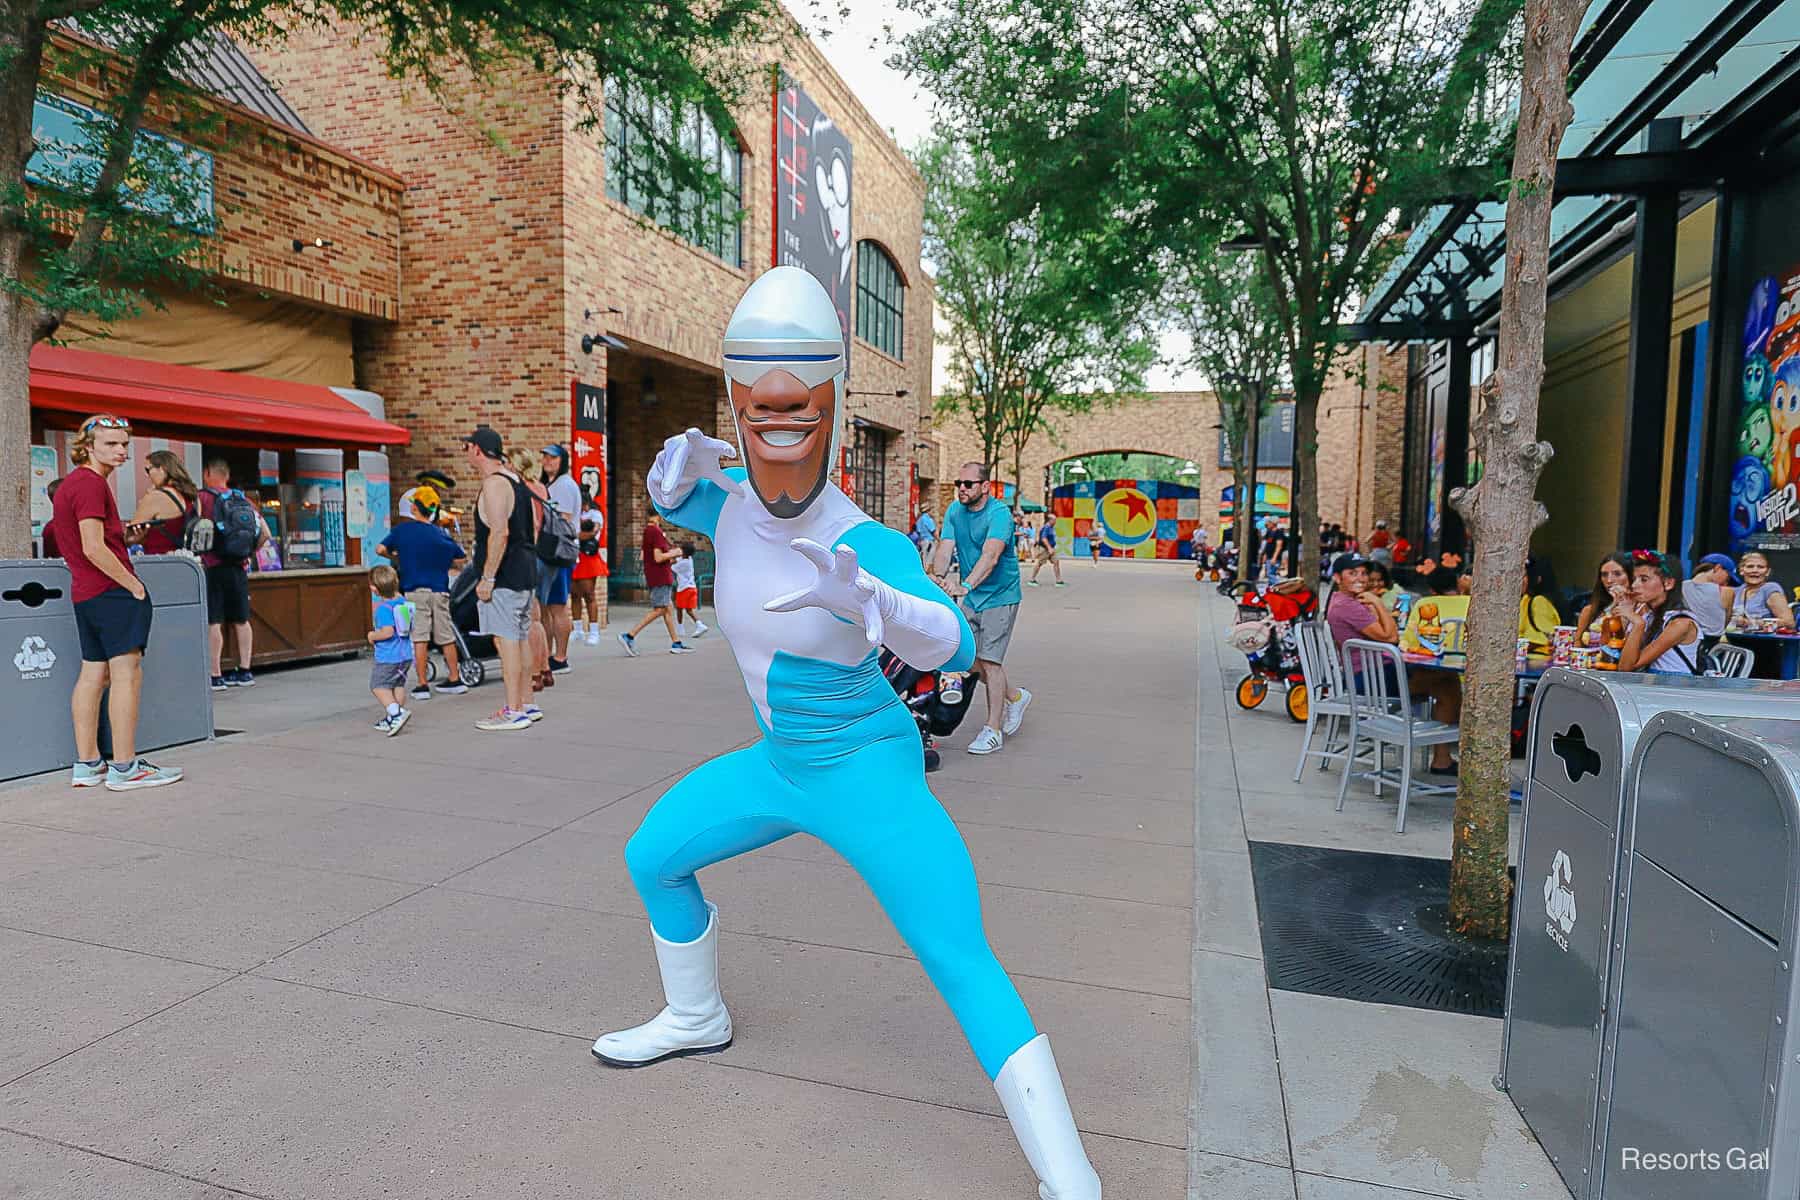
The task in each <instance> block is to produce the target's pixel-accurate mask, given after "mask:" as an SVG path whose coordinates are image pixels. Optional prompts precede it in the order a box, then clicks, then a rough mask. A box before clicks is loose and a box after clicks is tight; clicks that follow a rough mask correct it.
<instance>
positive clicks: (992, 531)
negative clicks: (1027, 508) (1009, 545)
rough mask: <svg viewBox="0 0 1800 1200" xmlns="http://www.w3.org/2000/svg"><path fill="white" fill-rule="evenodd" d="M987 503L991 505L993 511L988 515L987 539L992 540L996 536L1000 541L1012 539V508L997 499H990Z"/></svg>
mask: <svg viewBox="0 0 1800 1200" xmlns="http://www.w3.org/2000/svg"><path fill="white" fill-rule="evenodd" d="M988 503H989V504H991V505H992V506H993V509H994V511H993V512H992V513H991V514H989V516H988V534H987V540H988V541H993V540H995V539H996V538H997V539H999V540H1000V541H1002V542H1010V541H1012V537H1013V518H1012V510H1011V509H1009V508H1007V507H1006V505H1004V504H1002V503H1000V502H999V501H998V500H990V501H989V502H988Z"/></svg>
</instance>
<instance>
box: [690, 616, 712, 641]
mask: <svg viewBox="0 0 1800 1200" xmlns="http://www.w3.org/2000/svg"><path fill="white" fill-rule="evenodd" d="M711 628H712V626H711V625H708V624H707V623H706V622H705V621H702V620H700V619H698V618H696V619H695V620H694V636H695V637H697V638H703V637H705V636H706V631H707V630H709V629H711Z"/></svg>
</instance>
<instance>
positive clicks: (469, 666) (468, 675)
mask: <svg viewBox="0 0 1800 1200" xmlns="http://www.w3.org/2000/svg"><path fill="white" fill-rule="evenodd" d="M456 673H457V675H458V677H459V678H461V680H462V684H463V686H464V687H480V686H481V681H482V680H484V679H486V678H487V667H485V666H484V665H482V662H481V660H480V659H479V658H476V657H475V656H474V655H473V654H468V653H465V654H464V655H463V658H462V661H461V662H459V663H457V664H456Z"/></svg>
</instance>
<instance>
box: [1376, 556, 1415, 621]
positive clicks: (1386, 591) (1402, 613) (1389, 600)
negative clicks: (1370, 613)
mask: <svg viewBox="0 0 1800 1200" xmlns="http://www.w3.org/2000/svg"><path fill="white" fill-rule="evenodd" d="M1367 570H1368V579H1369V582H1368V585H1367V586H1368V590H1369V591H1371V592H1373V593H1375V595H1377V596H1379V597H1381V602H1382V603H1383V604H1385V605H1387V606H1388V611H1389V612H1392V613H1393V614H1395V616H1396V617H1397V618H1398V619H1400V620H1405V619H1406V612H1407V610H1408V609H1410V608H1411V607H1412V600H1413V596H1412V593H1411V592H1409V591H1407V590H1406V589H1405V588H1403V587H1401V586H1400V585H1399V584H1397V583H1395V582H1394V579H1393V576H1392V574H1391V573H1390V572H1389V571H1388V568H1387V566H1386V564H1384V563H1378V562H1376V561H1374V560H1373V559H1371V560H1370V561H1369V565H1368V568H1367Z"/></svg>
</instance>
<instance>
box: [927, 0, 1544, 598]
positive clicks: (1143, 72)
mask: <svg viewBox="0 0 1800 1200" xmlns="http://www.w3.org/2000/svg"><path fill="white" fill-rule="evenodd" d="M901 3H902V4H903V5H904V6H905V7H906V8H908V9H910V10H913V11H915V12H917V13H919V14H920V15H922V16H923V17H924V18H925V22H924V24H923V25H922V26H921V27H920V29H919V30H918V31H916V32H915V33H913V34H912V35H910V36H908V37H907V38H906V39H905V41H904V43H903V46H902V49H901V51H900V52H899V54H898V55H897V57H896V61H897V62H898V63H899V64H900V65H901V66H903V67H905V68H906V69H908V70H909V71H910V72H911V73H912V74H914V75H915V76H917V77H918V78H920V79H921V80H922V81H923V82H924V83H926V84H927V85H928V86H929V87H930V88H931V89H932V90H933V92H934V93H935V94H936V95H937V97H938V98H939V101H940V106H941V115H942V117H943V118H944V120H945V121H946V123H947V124H948V126H949V128H950V130H951V132H952V133H953V134H954V135H955V136H957V137H960V138H962V139H964V140H966V141H967V142H968V143H969V144H970V145H971V146H973V147H977V148H979V152H980V153H982V154H983V155H985V156H986V157H989V158H991V159H992V160H993V161H995V162H997V163H1003V164H1005V169H1006V177H1007V181H1008V184H1009V186H1008V188H1007V189H1006V190H1005V191H1004V193H1002V194H1001V198H1002V200H1003V202H1004V211H1005V212H1006V213H1011V214H1020V213H1029V214H1033V216H1034V219H1035V220H1037V221H1038V222H1039V223H1040V227H1041V228H1042V229H1043V230H1044V231H1045V235H1046V236H1047V237H1048V238H1050V239H1051V240H1052V241H1053V242H1057V243H1066V242H1074V241H1078V240H1079V239H1081V238H1082V237H1084V236H1087V235H1088V234H1089V233H1090V232H1091V231H1094V230H1105V231H1107V232H1106V234H1105V236H1104V237H1103V238H1102V239H1100V241H1099V242H1098V244H1097V245H1096V246H1095V247H1094V248H1095V249H1096V250H1111V251H1113V253H1114V257H1111V258H1109V259H1108V260H1107V261H1108V264H1109V265H1108V269H1106V270H1104V271H1096V272H1094V279H1095V282H1096V284H1097V285H1098V286H1122V287H1131V288H1135V289H1137V290H1138V292H1139V294H1146V295H1147V294H1154V292H1155V291H1156V289H1157V288H1158V287H1159V286H1160V284H1159V274H1160V267H1159V261H1160V260H1159V255H1160V253H1161V252H1164V251H1173V252H1174V253H1175V254H1176V256H1177V258H1178V259H1187V258H1192V257H1195V254H1194V251H1195V250H1196V248H1198V247H1203V246H1205V245H1207V244H1209V243H1211V242H1213V241H1214V240H1216V239H1218V238H1219V237H1221V236H1224V237H1231V238H1234V239H1235V238H1236V237H1238V236H1239V235H1247V236H1248V239H1249V240H1251V241H1253V242H1254V243H1255V245H1256V248H1257V249H1258V250H1259V252H1260V255H1261V258H1262V263H1263V271H1264V274H1265V276H1266V278H1267V280H1268V283H1269V289H1270V293H1271V296H1272V298H1273V303H1274V310H1275V312H1276V313H1277V315H1278V316H1279V318H1280V325H1281V330H1282V335H1283V338H1284V342H1285V346H1284V349H1285V358H1286V362H1287V370H1288V375H1289V382H1290V383H1291V385H1292V387H1293V390H1294V398H1295V442H1296V446H1295V462H1296V468H1297V474H1298V476H1299V479H1298V488H1297V493H1298V494H1297V496H1296V506H1295V512H1294V525H1295V528H1296V529H1297V530H1298V532H1299V534H1300V536H1301V538H1302V546H1303V551H1302V573H1303V574H1304V575H1305V576H1306V577H1307V578H1314V577H1315V576H1314V575H1313V574H1312V573H1313V572H1314V571H1315V570H1316V567H1317V554H1318V545H1317V540H1316V538H1317V533H1316V531H1317V529H1318V472H1317V470H1316V455H1317V450H1318V443H1317V433H1316V430H1317V420H1318V402H1319V396H1320V394H1321V392H1322V391H1323V389H1324V386H1325V383H1326V381H1327V376H1328V373H1329V371H1330V369H1331V366H1332V363H1333V359H1334V356H1335V354H1336V351H1337V348H1338V342H1339V335H1338V325H1339V323H1340V322H1341V321H1343V320H1344V319H1345V318H1346V317H1347V316H1348V315H1350V313H1351V312H1352V311H1353V309H1354V306H1355V305H1356V304H1357V303H1358V302H1359V301H1360V299H1361V298H1362V297H1364V296H1366V295H1367V294H1368V293H1369V291H1370V290H1371V288H1372V285H1373V284H1374V283H1375V282H1376V280H1377V279H1378V277H1379V276H1380V275H1381V273H1382V272H1383V270H1384V269H1385V267H1386V266H1387V264H1388V263H1389V262H1390V261H1391V259H1392V256H1393V255H1394V254H1395V253H1397V251H1398V245H1397V243H1398V239H1397V238H1395V237H1394V236H1392V235H1393V234H1394V232H1395V230H1396V227H1397V226H1396V222H1397V219H1399V218H1400V217H1402V216H1404V215H1405V214H1407V213H1408V212H1409V211H1410V210H1411V209H1412V208H1414V207H1415V206H1416V205H1418V204H1420V203H1421V202H1423V201H1424V200H1426V199H1428V198H1430V197H1431V196H1432V195H1433V194H1434V193H1435V192H1437V191H1438V190H1439V189H1441V186H1442V181H1441V176H1442V171H1443V169H1444V168H1445V167H1446V166H1447V165H1460V164H1464V163H1470V162H1489V161H1491V160H1492V154H1493V150H1494V146H1495V144H1496V140H1497V139H1496V120H1495V119H1492V118H1496V117H1497V118H1498V119H1499V120H1504V119H1505V117H1504V114H1501V113H1494V112H1492V111H1491V109H1492V107H1493V106H1491V105H1488V104H1485V103H1482V102H1481V101H1482V100H1483V99H1484V97H1485V92H1484V89H1485V88H1486V87H1487V86H1488V85H1489V84H1491V82H1492V72H1493V68H1494V64H1495V62H1496V51H1497V49H1498V48H1499V47H1500V46H1501V44H1502V42H1503V39H1504V36H1505V33H1506V29H1507V27H1508V24H1509V22H1510V21H1511V19H1512V17H1513V15H1514V14H1515V13H1516V12H1517V10H1518V7H1519V0H996V2H994V3H990V4H980V5H977V4H970V3H968V2H967V0H901ZM1498 174H1499V173H1498V172H1496V178H1497V177H1498ZM1089 261H1090V262H1094V261H1097V260H1096V259H1094V258H1090V260H1089Z"/></svg>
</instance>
